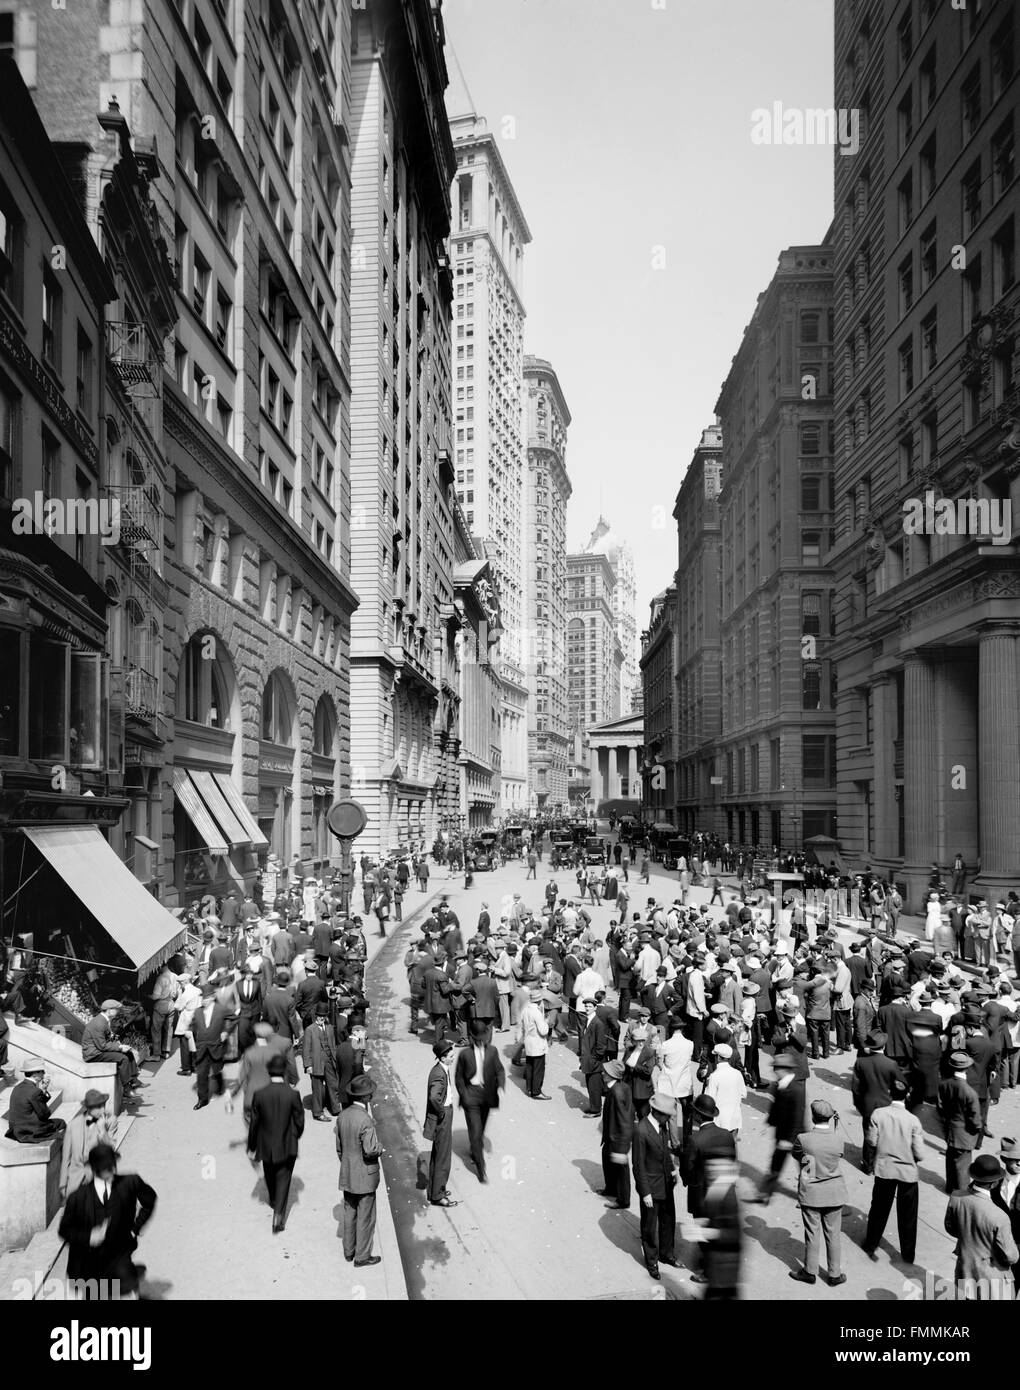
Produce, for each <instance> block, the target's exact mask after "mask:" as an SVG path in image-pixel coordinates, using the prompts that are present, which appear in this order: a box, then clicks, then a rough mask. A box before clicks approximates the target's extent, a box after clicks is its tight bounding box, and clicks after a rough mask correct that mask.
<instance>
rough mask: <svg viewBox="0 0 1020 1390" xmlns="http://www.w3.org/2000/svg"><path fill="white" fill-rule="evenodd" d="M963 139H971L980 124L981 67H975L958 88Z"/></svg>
mask: <svg viewBox="0 0 1020 1390" xmlns="http://www.w3.org/2000/svg"><path fill="white" fill-rule="evenodd" d="M960 116H961V119H962V122H963V138H964V140H972V139H973V138H974V135H975V132H976V131H977V128H978V126H979V125H980V124H981V68H980V67H976V68H975V69H974V70H973V72H972V73H971V74H970V76H969V77H968V78H967V80H966V81H965V82H964V84H963V86H962V87H961V88H960Z"/></svg>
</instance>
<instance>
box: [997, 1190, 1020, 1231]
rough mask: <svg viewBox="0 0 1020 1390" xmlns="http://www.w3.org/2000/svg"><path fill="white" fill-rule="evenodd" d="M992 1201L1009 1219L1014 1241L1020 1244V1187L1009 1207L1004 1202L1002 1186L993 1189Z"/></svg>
mask: <svg viewBox="0 0 1020 1390" xmlns="http://www.w3.org/2000/svg"><path fill="white" fill-rule="evenodd" d="M992 1201H993V1202H994V1203H995V1205H996V1206H997V1207H998V1208H999V1210H1000V1211H1004V1212H1005V1213H1006V1215H1007V1216H1008V1217H1009V1224H1010V1228H1011V1229H1012V1231H1013V1239H1014V1240H1015V1241H1016V1242H1017V1243H1018V1244H1020V1187H1018V1188H1017V1190H1016V1191H1015V1192H1014V1193H1013V1200H1012V1202H1011V1203H1010V1204H1009V1206H1007V1205H1006V1203H1005V1201H1004V1200H1003V1196H1002V1192H1001V1190H1000V1185H997V1186H995V1187H993V1188H992Z"/></svg>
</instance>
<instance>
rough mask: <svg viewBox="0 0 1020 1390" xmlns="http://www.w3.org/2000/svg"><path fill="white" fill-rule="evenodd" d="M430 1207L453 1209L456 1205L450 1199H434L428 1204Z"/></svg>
mask: <svg viewBox="0 0 1020 1390" xmlns="http://www.w3.org/2000/svg"><path fill="white" fill-rule="evenodd" d="M430 1205H431V1206H433V1207H455V1206H457V1203H456V1202H455V1201H454V1200H453V1198H452V1197H436V1198H435V1200H434V1201H432V1202H431V1203H430Z"/></svg>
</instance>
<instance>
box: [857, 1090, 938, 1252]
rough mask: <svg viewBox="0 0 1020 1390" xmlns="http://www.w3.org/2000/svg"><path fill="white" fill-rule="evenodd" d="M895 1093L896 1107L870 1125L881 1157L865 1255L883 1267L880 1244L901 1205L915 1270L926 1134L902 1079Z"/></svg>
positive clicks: (903, 1248)
mask: <svg viewBox="0 0 1020 1390" xmlns="http://www.w3.org/2000/svg"><path fill="white" fill-rule="evenodd" d="M889 1089H890V1094H891V1095H892V1101H891V1103H890V1104H889V1105H884V1106H882V1108H881V1109H879V1110H876V1111H875V1112H874V1113H873V1114H872V1116H871V1121H870V1123H869V1124H868V1142H869V1143H870V1144H872V1145H873V1147H874V1152H875V1186H874V1188H873V1189H872V1194H871V1210H870V1211H869V1212H868V1229H867V1232H866V1234H865V1237H864V1253H865V1254H866V1255H867V1256H868V1258H869V1259H871V1260H874V1261H875V1262H876V1263H877V1261H878V1243H879V1241H880V1240H881V1239H882V1234H883V1232H884V1231H885V1226H886V1222H887V1221H888V1220H889V1213H890V1212H891V1211H892V1206H893V1202H895V1203H896V1226H897V1230H898V1233H899V1238H900V1256H901V1258H902V1259H903V1261H904V1263H906V1264H910V1265H912V1264H913V1263H914V1252H915V1249H916V1246H917V1185H918V1180H919V1174H918V1167H917V1165H918V1163H919V1162H920V1161H921V1159H922V1158H923V1157H924V1130H923V1129H922V1128H921V1121H920V1120H919V1119H918V1118H917V1116H916V1115H912V1114H911V1112H910V1111H909V1110H908V1109H907V1106H906V1099H907V1083H906V1082H905V1081H902V1080H900V1078H899V1077H897V1078H896V1079H895V1080H894V1081H893V1082H892V1084H891V1086H890V1088H889Z"/></svg>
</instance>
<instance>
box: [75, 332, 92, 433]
mask: <svg viewBox="0 0 1020 1390" xmlns="http://www.w3.org/2000/svg"><path fill="white" fill-rule="evenodd" d="M75 399H76V401H77V404H78V409H79V410H80V411H81V412H82V414H83V415H90V414H91V413H92V343H91V341H90V339H89V336H88V334H87V333H86V332H85V331H84V329H82V328H81V326H80V325H79V328H78V350H77V354H76V356H75Z"/></svg>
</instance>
